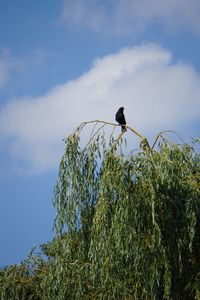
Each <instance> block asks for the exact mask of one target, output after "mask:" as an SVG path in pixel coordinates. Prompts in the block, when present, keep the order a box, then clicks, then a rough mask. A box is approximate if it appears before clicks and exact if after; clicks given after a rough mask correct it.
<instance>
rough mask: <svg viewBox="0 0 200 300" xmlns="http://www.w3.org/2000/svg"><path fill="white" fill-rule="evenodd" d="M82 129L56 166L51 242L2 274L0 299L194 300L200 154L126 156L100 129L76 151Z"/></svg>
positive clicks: (160, 150)
mask: <svg viewBox="0 0 200 300" xmlns="http://www.w3.org/2000/svg"><path fill="white" fill-rule="evenodd" d="M81 130H82V128H78V129H77V131H76V132H75V133H74V134H72V135H71V136H69V137H68V139H67V140H66V147H65V152H64V155H63V157H62V160H61V162H60V168H59V176H58V181H57V184H56V187H55V194H54V198H53V205H54V207H55V209H56V211H57V214H56V219H55V231H56V234H55V238H54V240H53V241H52V242H51V243H48V244H44V245H41V247H40V248H41V253H40V254H37V255H35V254H31V255H30V256H29V259H28V260H26V261H25V262H23V263H22V264H21V265H19V266H11V267H6V268H4V269H2V270H1V272H0V299H1V300H2V299H3V300H4V299H49V300H50V299H55V300H64V299H108V300H109V299H113V300H114V299H120V300H121V299H124V300H125V299H127V300H128V299H138V300H141V299H144V300H145V299H174V300H178V299H185V300H188V299H200V155H199V153H198V151H196V152H195V151H194V149H193V148H192V147H190V146H189V145H187V144H182V145H178V144H171V143H169V142H167V141H166V140H164V141H162V142H160V143H159V144H158V147H157V149H156V150H152V149H149V150H147V151H141V152H140V151H139V152H137V153H134V154H131V155H125V153H126V151H125V146H126V143H125V141H124V140H123V138H122V137H120V139H117V140H114V139H113V136H111V138H110V139H109V141H107V139H106V138H105V135H104V134H103V133H102V132H101V131H99V130H97V131H96V134H93V135H92V137H91V139H90V141H89V143H88V144H87V145H86V146H85V147H82V148H81V146H80V145H81V142H80V135H81ZM196 143H198V140H197V141H196ZM23 297H24V298H23Z"/></svg>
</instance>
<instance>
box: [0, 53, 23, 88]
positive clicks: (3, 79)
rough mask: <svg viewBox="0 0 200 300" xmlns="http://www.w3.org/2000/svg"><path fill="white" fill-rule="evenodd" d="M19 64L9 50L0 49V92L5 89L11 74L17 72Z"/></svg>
mask: <svg viewBox="0 0 200 300" xmlns="http://www.w3.org/2000/svg"><path fill="white" fill-rule="evenodd" d="M20 68H21V62H19V61H17V60H16V59H15V58H14V57H13V56H12V54H11V52H10V50H9V49H5V48H0V90H1V89H3V88H4V87H6V85H7V83H8V82H9V80H10V77H11V73H12V72H18V71H19V69H20Z"/></svg>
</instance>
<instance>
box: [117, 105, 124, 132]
mask: <svg viewBox="0 0 200 300" xmlns="http://www.w3.org/2000/svg"><path fill="white" fill-rule="evenodd" d="M115 120H116V121H117V122H118V123H119V124H120V125H122V132H123V131H126V127H125V126H123V125H126V120H125V117H124V107H120V108H119V109H118V111H117V113H116V115H115Z"/></svg>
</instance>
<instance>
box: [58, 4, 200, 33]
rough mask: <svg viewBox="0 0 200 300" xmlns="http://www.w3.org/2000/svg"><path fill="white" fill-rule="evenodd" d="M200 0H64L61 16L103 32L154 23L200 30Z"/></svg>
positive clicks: (137, 29) (139, 28) (142, 27)
mask: <svg viewBox="0 0 200 300" xmlns="http://www.w3.org/2000/svg"><path fill="white" fill-rule="evenodd" d="M199 14H200V2H199V1H198V0H190V1H188V0H173V1H171V0H170V1H160V0H140V1H138V0H118V1H115V0H108V1H105V2H104V1H97V0H64V1H63V9H62V14H61V19H62V20H63V21H64V22H66V23H67V24H68V25H72V26H74V25H75V26H78V27H80V28H86V29H89V30H90V31H93V32H101V33H102V34H103V35H111V34H115V35H124V34H133V33H136V32H140V31H142V30H145V29H146V28H147V27H149V26H151V25H152V24H154V25H157V26H161V25H162V26H163V27H164V28H165V29H166V30H170V31H171V32H174V31H177V30H178V31H191V32H193V33H195V34H200V19H199Z"/></svg>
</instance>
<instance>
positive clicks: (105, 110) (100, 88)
mask: <svg viewBox="0 0 200 300" xmlns="http://www.w3.org/2000/svg"><path fill="white" fill-rule="evenodd" d="M122 105H123V106H125V113H126V118H127V122H128V124H129V125H130V126H132V127H135V128H136V129H138V130H139V131H141V132H142V133H143V134H145V135H147V136H148V135H152V134H155V133H157V132H158V131H161V130H163V129H175V130H179V129H180V128H182V130H185V131H187V132H189V134H190V135H191V136H192V135H194V134H196V132H195V130H194V127H193V126H194V124H197V123H198V126H199V125H200V124H199V119H200V74H199V73H197V71H195V69H194V68H193V67H192V66H189V65H184V64H181V63H174V62H172V54H171V53H170V52H169V51H167V50H165V49H163V48H161V47H160V46H159V45H154V44H148V45H143V46H138V47H134V48H125V49H122V50H121V51H120V52H118V53H115V54H110V55H108V56H105V57H102V58H99V59H97V60H96V61H95V62H94V63H93V65H92V67H91V69H90V70H89V71H88V72H87V73H85V74H83V75H82V76H80V77H79V78H77V79H76V80H73V81H69V82H67V83H66V84H64V85H60V86H56V87H54V88H53V89H52V90H51V91H49V92H48V93H46V94H45V95H43V96H40V97H36V98H32V97H26V98H22V99H15V100H13V101H11V102H10V103H8V104H6V105H5V106H4V107H3V108H2V109H1V111H0V136H1V138H2V143H5V142H6V143H7V144H6V145H7V151H8V152H9V153H10V155H12V157H15V159H16V160H20V161H21V162H23V163H25V164H26V168H27V170H29V171H33V172H34V171H35V172H41V171H44V170H48V169H50V168H54V167H56V166H57V165H58V161H59V158H60V155H61V153H62V150H63V143H62V138H63V137H66V136H67V135H68V134H70V132H71V131H72V130H73V129H74V127H75V126H77V125H78V124H80V122H82V121H86V120H91V119H104V120H108V121H114V114H115V112H116V110H117V109H118V107H119V106H122Z"/></svg>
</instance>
